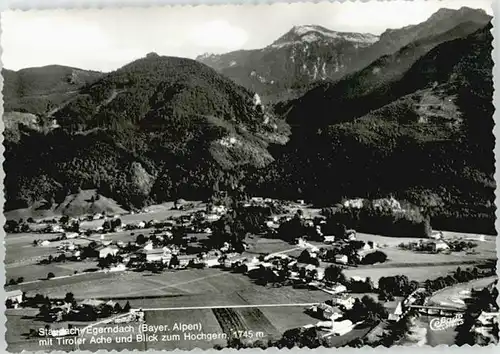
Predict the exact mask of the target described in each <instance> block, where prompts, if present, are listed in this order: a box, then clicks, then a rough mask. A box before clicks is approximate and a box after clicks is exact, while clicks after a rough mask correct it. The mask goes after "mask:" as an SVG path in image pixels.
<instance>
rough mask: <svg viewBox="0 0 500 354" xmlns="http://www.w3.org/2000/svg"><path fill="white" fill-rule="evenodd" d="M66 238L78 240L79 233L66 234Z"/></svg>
mask: <svg viewBox="0 0 500 354" xmlns="http://www.w3.org/2000/svg"><path fill="white" fill-rule="evenodd" d="M64 236H65V237H66V238H77V237H78V236H79V235H78V232H65V233H64Z"/></svg>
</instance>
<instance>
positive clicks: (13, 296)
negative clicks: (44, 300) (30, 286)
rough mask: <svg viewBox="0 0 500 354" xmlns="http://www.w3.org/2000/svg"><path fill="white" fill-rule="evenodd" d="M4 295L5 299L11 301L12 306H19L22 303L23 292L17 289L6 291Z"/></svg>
mask: <svg viewBox="0 0 500 354" xmlns="http://www.w3.org/2000/svg"><path fill="white" fill-rule="evenodd" d="M5 295H6V298H5V299H6V300H10V301H12V304H20V303H21V302H22V301H23V292H22V291H21V290H19V289H17V290H12V291H7V292H6V293H5Z"/></svg>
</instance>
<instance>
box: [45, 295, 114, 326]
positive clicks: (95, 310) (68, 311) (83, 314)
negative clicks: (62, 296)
mask: <svg viewBox="0 0 500 354" xmlns="http://www.w3.org/2000/svg"><path fill="white" fill-rule="evenodd" d="M116 305H117V303H116V302H115V301H112V300H108V301H102V300H95V299H86V300H83V301H81V302H79V303H78V304H75V303H71V302H65V301H63V300H59V299H56V300H53V306H52V307H51V308H50V309H49V310H48V312H47V313H44V314H43V317H44V318H43V319H44V320H45V321H47V322H61V321H66V320H74V321H78V320H80V321H88V320H95V319H97V318H99V317H108V316H111V315H112V314H113V312H118V310H117V309H116ZM121 310H122V309H121V307H120V311H121Z"/></svg>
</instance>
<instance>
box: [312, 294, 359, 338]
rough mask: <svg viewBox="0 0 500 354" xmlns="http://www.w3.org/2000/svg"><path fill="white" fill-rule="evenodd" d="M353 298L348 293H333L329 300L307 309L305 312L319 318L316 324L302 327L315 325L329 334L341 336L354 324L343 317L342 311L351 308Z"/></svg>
mask: <svg viewBox="0 0 500 354" xmlns="http://www.w3.org/2000/svg"><path fill="white" fill-rule="evenodd" d="M354 302H355V299H354V297H352V296H350V295H349V294H345V293H344V294H339V295H335V296H334V297H333V298H332V299H331V300H328V301H325V302H323V303H320V304H317V305H313V306H311V307H309V308H308V309H307V313H309V314H310V315H311V316H313V317H315V318H318V319H320V320H321V321H319V322H318V323H316V324H309V325H306V326H304V328H311V327H316V328H320V329H323V330H326V331H327V332H328V334H329V335H336V336H342V335H344V334H346V333H348V332H350V331H351V330H352V329H353V328H354V327H355V326H356V324H355V323H353V322H352V321H351V320H348V319H344V320H341V319H342V318H343V317H344V311H346V310H350V309H352V307H353V306H354Z"/></svg>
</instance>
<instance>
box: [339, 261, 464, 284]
mask: <svg viewBox="0 0 500 354" xmlns="http://www.w3.org/2000/svg"><path fill="white" fill-rule="evenodd" d="M457 267H458V265H442V266H423V267H417V266H413V267H407V268H401V267H394V268H390V267H387V268H353V269H346V270H344V274H345V275H346V276H348V277H353V276H357V277H363V278H364V277H370V278H371V279H372V281H373V282H375V283H378V280H379V279H380V278H381V277H388V276H393V275H406V276H408V278H409V279H410V280H416V281H425V280H427V279H435V278H437V277H440V276H446V275H448V274H450V273H451V272H453V271H454V270H456V269H457Z"/></svg>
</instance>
